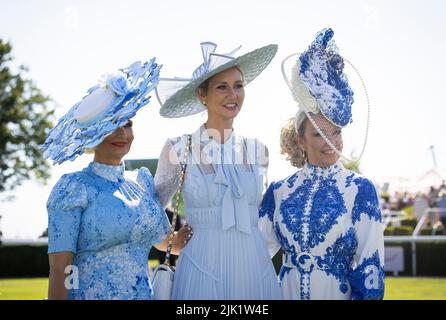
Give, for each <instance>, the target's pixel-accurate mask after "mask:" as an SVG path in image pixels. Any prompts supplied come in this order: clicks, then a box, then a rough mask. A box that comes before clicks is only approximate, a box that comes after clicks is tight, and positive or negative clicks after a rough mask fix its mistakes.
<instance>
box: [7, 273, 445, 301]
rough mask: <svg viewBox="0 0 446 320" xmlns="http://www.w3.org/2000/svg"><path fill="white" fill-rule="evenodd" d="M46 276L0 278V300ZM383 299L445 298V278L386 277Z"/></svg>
mask: <svg viewBox="0 0 446 320" xmlns="http://www.w3.org/2000/svg"><path fill="white" fill-rule="evenodd" d="M47 290H48V278H33V279H0V300H41V299H44V298H45V297H46V296H47ZM384 299H385V300H426V299H429V300H430V299H431V300H446V278H421V277H420V278H409V277H407V278H406V277H397V278H395V277H387V278H386V290H385V295H384Z"/></svg>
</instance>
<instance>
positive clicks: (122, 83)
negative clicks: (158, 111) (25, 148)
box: [42, 58, 161, 164]
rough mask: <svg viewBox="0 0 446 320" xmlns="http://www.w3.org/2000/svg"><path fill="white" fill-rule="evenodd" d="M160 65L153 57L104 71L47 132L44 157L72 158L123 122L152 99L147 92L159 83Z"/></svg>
mask: <svg viewBox="0 0 446 320" xmlns="http://www.w3.org/2000/svg"><path fill="white" fill-rule="evenodd" d="M160 68H161V65H158V64H157V63H155V58H153V59H152V60H150V61H147V62H144V63H141V62H139V61H137V62H135V63H133V64H132V65H130V66H129V67H127V68H123V69H120V70H119V71H117V72H114V73H109V74H106V75H103V76H102V78H101V79H100V80H99V84H98V85H96V86H94V87H92V88H90V89H89V90H88V92H87V95H86V96H85V97H83V98H82V99H81V101H79V102H78V103H76V104H75V105H74V106H73V107H71V109H70V110H69V111H68V112H67V113H66V114H65V115H64V116H63V117H62V118H60V120H59V121H58V123H57V125H56V126H55V127H54V128H53V129H51V131H50V132H49V133H48V136H47V138H46V140H45V143H44V144H43V146H42V149H43V157H44V158H50V159H52V160H53V163H54V164H61V163H62V162H64V161H66V160H71V161H72V160H74V159H75V158H76V157H77V156H79V155H81V154H83V153H84V152H85V150H86V149H91V148H94V147H96V146H97V145H99V144H100V143H101V142H102V141H103V140H104V139H105V138H106V137H107V136H108V135H110V134H111V133H113V132H114V131H115V130H117V129H118V128H120V127H122V126H124V125H125V124H126V123H127V122H128V121H129V119H130V118H132V117H133V116H134V115H135V114H136V112H137V111H138V110H139V109H140V108H141V107H143V106H145V105H146V104H148V103H149V101H150V96H149V95H148V94H149V93H150V91H152V90H153V89H154V87H155V86H156V85H157V84H158V79H159V71H160Z"/></svg>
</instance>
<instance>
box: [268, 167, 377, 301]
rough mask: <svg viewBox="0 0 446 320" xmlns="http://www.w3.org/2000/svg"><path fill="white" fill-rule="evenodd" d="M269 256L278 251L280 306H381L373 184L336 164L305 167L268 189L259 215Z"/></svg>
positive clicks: (375, 204) (375, 199) (375, 201)
mask: <svg viewBox="0 0 446 320" xmlns="http://www.w3.org/2000/svg"><path fill="white" fill-rule="evenodd" d="M260 229H261V231H262V235H263V236H264V237H265V239H266V241H267V243H268V248H269V250H270V254H271V255H272V254H274V253H276V252H277V250H279V248H281V249H282V250H283V252H284V255H283V265H282V268H281V271H280V274H279V277H280V281H281V286H282V291H283V295H284V298H285V299H302V300H304V299H382V298H383V295H384V268H383V265H384V238H383V225H382V223H381V210H380V205H379V202H378V196H377V194H376V190H375V188H374V186H373V184H372V183H371V182H370V181H369V180H368V179H366V178H364V177H363V176H361V175H358V174H356V173H354V172H352V171H349V170H346V169H345V168H344V167H343V166H342V164H341V163H340V162H338V163H336V164H334V165H332V166H330V167H327V168H321V167H315V166H312V165H309V164H308V163H307V164H305V166H304V167H303V169H302V170H299V171H298V172H296V173H295V174H293V175H292V176H290V177H288V178H286V179H284V180H281V181H278V182H274V183H271V184H270V186H269V188H268V190H267V192H266V194H265V196H264V198H263V201H262V206H261V209H260Z"/></svg>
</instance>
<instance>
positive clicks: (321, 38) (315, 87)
mask: <svg viewBox="0 0 446 320" xmlns="http://www.w3.org/2000/svg"><path fill="white" fill-rule="evenodd" d="M333 35H334V32H333V30H332V29H330V28H328V29H323V30H322V31H320V32H319V33H318V34H317V36H316V39H315V40H314V41H313V43H312V44H311V45H310V47H309V48H308V50H307V51H305V52H304V53H303V54H302V55H301V56H300V58H299V60H300V72H299V76H300V79H301V80H302V82H303V83H304V85H305V87H306V88H307V89H308V91H309V93H310V94H311V96H313V97H314V98H315V99H316V101H317V104H318V107H319V109H320V111H321V112H322V113H323V114H324V116H325V117H326V118H328V119H329V120H330V121H331V122H333V123H334V124H335V125H337V126H339V127H344V126H346V125H347V124H349V123H351V122H352V110H351V107H352V104H353V101H354V100H353V90H352V89H351V88H350V87H349V84H348V80H347V76H346V75H345V74H344V73H343V69H344V59H343V58H342V57H341V56H340V55H339V50H338V48H337V47H336V44H335V42H334V40H333Z"/></svg>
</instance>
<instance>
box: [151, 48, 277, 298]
mask: <svg viewBox="0 0 446 320" xmlns="http://www.w3.org/2000/svg"><path fill="white" fill-rule="evenodd" d="M215 49H216V45H215V44H213V43H209V42H206V43H202V52H203V58H204V60H205V61H204V62H203V64H202V65H200V66H199V67H198V68H197V69H196V71H195V72H194V73H193V76H192V78H191V79H184V78H182V79H181V78H180V79H178V78H173V79H170V81H169V79H161V81H160V84H159V86H158V88H157V91H158V96H159V97H160V100H162V97H161V96H163V93H166V92H167V93H169V92H170V93H172V92H174V94H173V95H170V96H169V95H168V97H167V99H166V101H160V102H161V104H162V108H161V110H160V113H161V115H162V116H164V117H183V116H188V115H192V114H195V113H199V112H203V111H207V121H206V122H205V123H204V124H203V125H201V126H200V127H199V128H198V129H197V130H196V131H195V132H194V133H193V134H192V137H191V141H192V142H191V148H190V150H191V152H190V155H189V157H188V158H189V162H188V165H187V171H186V178H185V182H184V187H183V191H182V196H183V199H184V205H185V211H186V218H187V221H188V223H189V225H190V226H191V227H192V229H193V230H194V236H193V237H192V239H191V241H190V242H189V243H188V245H187V246H186V247H185V248H184V250H183V251H182V253H181V254H180V257H179V259H178V263H177V269H176V273H175V281H174V286H173V291H172V299H187V300H190V299H192V300H195V299H218V300H228V299H251V300H259V299H280V298H281V291H280V287H279V282H278V279H277V275H276V272H275V270H274V266H273V264H272V261H271V258H270V256H269V254H268V250H267V248H266V245H265V242H264V240H263V238H262V235H261V234H260V230H259V228H258V220H259V216H258V210H259V206H260V202H261V200H262V194H263V190H264V187H266V186H265V183H264V181H265V175H266V169H267V166H268V162H267V158H266V153H265V152H266V148H265V146H264V145H263V144H262V143H260V142H259V141H258V140H257V139H249V138H246V137H244V136H242V135H241V134H240V133H238V132H237V131H236V130H234V128H233V123H234V120H235V118H236V117H237V115H238V113H239V112H240V110H241V108H242V105H243V101H244V96H245V85H246V84H248V83H249V82H250V81H252V80H253V79H254V78H255V77H257V75H259V74H260V73H261V72H262V71H263V69H264V68H265V67H266V66H267V65H268V64H269V63H270V61H271V60H272V58H273V57H274V55H275V53H276V51H277V46H276V45H269V46H265V47H263V48H260V49H257V50H254V51H251V52H249V53H246V54H244V55H242V56H239V57H237V58H236V57H233V53H234V52H232V53H230V54H224V55H222V54H217V53H215ZM175 84H178V88H177V89H176V90H167V88H166V85H167V86H169V85H172V86H175ZM187 140H188V139H186V137H185V136H182V137H177V138H171V139H168V141H167V142H166V145H165V147H164V149H163V151H162V152H161V155H160V160H159V165H158V168H157V172H156V175H155V186H156V190H157V193H158V195H159V197H160V200H161V202H162V203H163V204H164V205H166V204H167V203H168V202H169V200H170V198H171V197H172V195H173V193H174V192H175V191H176V189H177V187H178V181H179V176H180V172H181V169H180V161H182V160H183V158H184V152H185V150H187V148H186V141H187Z"/></svg>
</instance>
